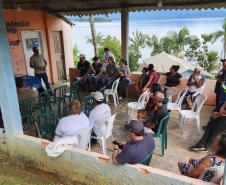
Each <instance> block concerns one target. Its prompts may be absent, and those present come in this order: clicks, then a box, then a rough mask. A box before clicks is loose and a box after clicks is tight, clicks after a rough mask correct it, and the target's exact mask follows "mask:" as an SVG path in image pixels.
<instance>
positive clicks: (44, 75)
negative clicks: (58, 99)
mask: <svg viewBox="0 0 226 185" xmlns="http://www.w3.org/2000/svg"><path fill="white" fill-rule="evenodd" d="M35 77H36V78H38V79H39V80H40V82H42V80H43V82H44V83H45V85H46V89H47V90H48V91H50V92H51V88H50V85H49V81H48V76H47V74H46V72H45V73H41V74H35Z"/></svg>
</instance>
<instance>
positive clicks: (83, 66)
mask: <svg viewBox="0 0 226 185" xmlns="http://www.w3.org/2000/svg"><path fill="white" fill-rule="evenodd" d="M77 68H78V69H79V70H80V73H79V77H82V76H84V75H85V74H86V73H87V72H88V70H89V69H90V64H89V62H88V61H87V60H85V62H84V63H82V61H79V62H78V65H77Z"/></svg>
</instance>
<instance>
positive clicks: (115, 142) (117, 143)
mask: <svg viewBox="0 0 226 185" xmlns="http://www.w3.org/2000/svg"><path fill="white" fill-rule="evenodd" d="M112 144H114V145H118V147H119V149H122V148H123V145H122V144H121V143H119V142H118V141H113V142H112Z"/></svg>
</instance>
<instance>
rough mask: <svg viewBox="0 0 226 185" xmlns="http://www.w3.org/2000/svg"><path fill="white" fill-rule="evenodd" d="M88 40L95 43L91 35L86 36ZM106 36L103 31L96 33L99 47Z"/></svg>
mask: <svg viewBox="0 0 226 185" xmlns="http://www.w3.org/2000/svg"><path fill="white" fill-rule="evenodd" d="M86 39H87V40H86V42H87V43H89V44H93V38H92V36H91V37H86ZM103 39H104V36H103V35H102V34H101V33H97V34H96V43H97V47H99V46H100V45H101V44H102V42H103Z"/></svg>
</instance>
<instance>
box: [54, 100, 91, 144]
mask: <svg viewBox="0 0 226 185" xmlns="http://www.w3.org/2000/svg"><path fill="white" fill-rule="evenodd" d="M89 127H90V122H89V119H88V117H87V116H86V115H85V114H84V113H83V112H81V104H80V102H79V101H78V100H72V101H70V103H69V116H66V117H64V118H62V119H60V121H59V123H58V125H57V127H56V130H55V137H54V140H57V139H59V138H64V137H70V136H77V135H78V132H79V131H80V130H82V129H85V128H89Z"/></svg>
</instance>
